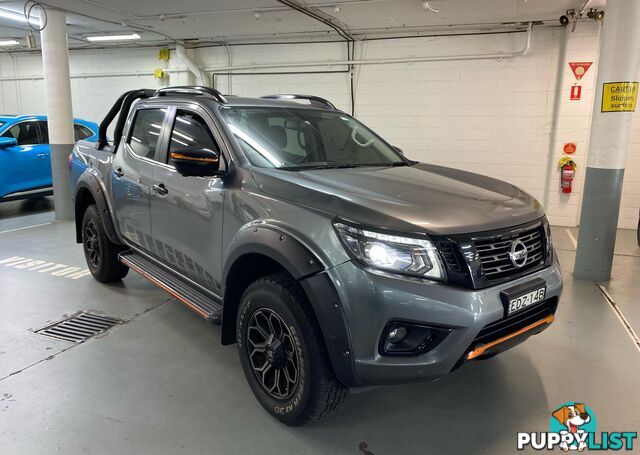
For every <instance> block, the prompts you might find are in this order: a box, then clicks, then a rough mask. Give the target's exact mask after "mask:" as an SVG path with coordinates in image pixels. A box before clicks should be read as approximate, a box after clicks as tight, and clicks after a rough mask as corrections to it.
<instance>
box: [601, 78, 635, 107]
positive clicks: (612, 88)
mask: <svg viewBox="0 0 640 455" xmlns="http://www.w3.org/2000/svg"><path fill="white" fill-rule="evenodd" d="M637 100H638V83H637V82H605V83H604V84H602V109H601V110H602V112H635V110H636V101H637Z"/></svg>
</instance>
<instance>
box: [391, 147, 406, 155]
mask: <svg viewBox="0 0 640 455" xmlns="http://www.w3.org/2000/svg"><path fill="white" fill-rule="evenodd" d="M392 147H393V150H395V151H396V152H398V153H399V154H400V155H404V151H403V150H402V149H401V148H400V147H396V146H395V145H394V146H392Z"/></svg>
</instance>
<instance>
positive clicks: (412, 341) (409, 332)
mask: <svg viewBox="0 0 640 455" xmlns="http://www.w3.org/2000/svg"><path fill="white" fill-rule="evenodd" d="M450 332H451V329H449V328H446V327H430V326H425V325H418V324H410V323H402V322H390V323H388V324H387V326H386V327H385V328H384V330H383V332H382V336H381V337H380V346H379V351H380V354H381V355H418V354H423V353H425V352H427V351H430V350H431V349H433V348H435V347H436V346H437V345H438V344H440V342H441V341H442V340H443V339H445V338H446V336H447V335H448V334H449V333H450Z"/></svg>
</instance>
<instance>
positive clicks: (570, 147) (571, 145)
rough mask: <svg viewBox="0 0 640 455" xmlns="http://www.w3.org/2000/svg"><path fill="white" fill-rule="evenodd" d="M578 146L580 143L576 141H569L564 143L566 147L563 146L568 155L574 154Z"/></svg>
mask: <svg viewBox="0 0 640 455" xmlns="http://www.w3.org/2000/svg"><path fill="white" fill-rule="evenodd" d="M577 148H578V145H577V144H576V143H575V142H567V143H566V144H564V147H562V151H563V152H564V153H566V154H567V155H572V154H574V153H576V149H577Z"/></svg>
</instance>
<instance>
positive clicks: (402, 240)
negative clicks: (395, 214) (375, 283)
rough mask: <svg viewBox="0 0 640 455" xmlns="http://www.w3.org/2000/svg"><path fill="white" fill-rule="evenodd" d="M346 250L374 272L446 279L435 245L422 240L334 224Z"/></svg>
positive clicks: (339, 223) (343, 224) (424, 239)
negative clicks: (375, 270) (384, 271)
mask: <svg viewBox="0 0 640 455" xmlns="http://www.w3.org/2000/svg"><path fill="white" fill-rule="evenodd" d="M334 227H335V228H336V231H337V232H338V235H339V237H340V239H342V242H343V243H344V244H345V246H346V248H347V250H348V251H349V252H350V253H351V254H352V255H353V256H355V258H356V259H358V260H359V261H360V262H362V263H364V264H366V265H368V266H371V267H374V268H376V269H381V270H387V271H389V272H395V273H402V274H405V275H413V276H419V277H424V278H431V279H436V280H444V279H445V278H446V275H445V271H444V266H443V264H442V261H441V259H440V254H439V253H438V250H437V248H436V247H435V245H434V244H433V243H432V242H431V241H430V240H428V239H426V238H422V239H419V238H412V237H400V236H396V235H388V234H382V233H380V232H373V231H369V230H367V229H365V228H363V227H358V226H352V225H349V224H345V223H342V222H335V223H334Z"/></svg>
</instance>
